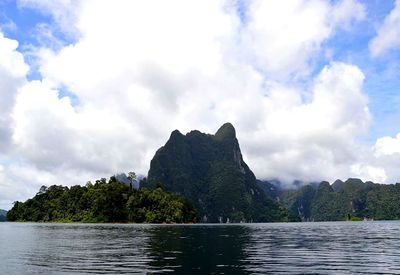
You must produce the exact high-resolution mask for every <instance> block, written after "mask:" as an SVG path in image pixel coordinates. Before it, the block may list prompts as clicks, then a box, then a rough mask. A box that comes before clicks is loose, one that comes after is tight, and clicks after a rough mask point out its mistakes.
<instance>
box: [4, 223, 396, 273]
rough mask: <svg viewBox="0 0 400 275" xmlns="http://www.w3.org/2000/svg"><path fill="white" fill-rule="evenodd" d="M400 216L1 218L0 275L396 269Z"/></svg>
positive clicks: (391, 270)
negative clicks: (157, 221)
mask: <svg viewBox="0 0 400 275" xmlns="http://www.w3.org/2000/svg"><path fill="white" fill-rule="evenodd" d="M399 232H400V222H354V223H351V222H349V223H346V222H337V223H288V224H247V225H121V224H117V225H116V224H105V225H93V224H37V223H36V224H35V223H0V274H26V273H74V272H77V273H97V274H99V273H104V274H110V273H114V274H122V273H159V272H165V273H167V272H174V273H181V274H192V273H193V274H194V273H195V274H246V273H248V274H254V273H259V274H265V273H281V274H299V273H303V274H304V273H309V274H310V273H313V274H346V273H349V274H350V273H352V274H354V273H359V274H368V273H370V274H399V273H400V234H399Z"/></svg>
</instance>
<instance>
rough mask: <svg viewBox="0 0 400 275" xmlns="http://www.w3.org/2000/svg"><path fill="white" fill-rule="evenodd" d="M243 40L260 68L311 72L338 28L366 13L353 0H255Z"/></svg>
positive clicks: (279, 72)
mask: <svg viewBox="0 0 400 275" xmlns="http://www.w3.org/2000/svg"><path fill="white" fill-rule="evenodd" d="M248 17H249V19H248V23H247V24H246V25H245V27H244V30H243V43H244V44H245V45H246V49H248V50H249V53H248V54H249V56H250V58H251V59H252V60H253V62H254V63H255V64H256V65H257V67H258V68H260V69H262V70H264V71H265V72H266V73H268V74H273V75H274V76H275V77H281V78H284V77H287V76H293V75H294V76H304V75H308V74H309V73H310V70H311V69H312V67H311V66H310V65H311V63H312V62H313V61H315V59H316V58H317V57H318V53H319V51H320V48H321V44H322V43H323V42H324V41H326V40H327V39H328V38H329V37H331V36H332V35H333V34H334V32H335V29H337V28H349V27H350V25H351V24H352V23H353V22H354V21H360V20H362V19H363V18H364V17H365V9H364V7H363V6H362V5H361V4H360V3H358V2H356V1H353V0H345V1H340V2H337V3H336V4H331V3H330V2H329V1H301V0H293V1H251V4H250V6H249V14H248Z"/></svg>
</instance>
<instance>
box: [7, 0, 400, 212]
mask: <svg viewBox="0 0 400 275" xmlns="http://www.w3.org/2000/svg"><path fill="white" fill-rule="evenodd" d="M397 10H399V11H398V12H397V13H396V11H397ZM391 14H392V15H391ZM398 14H400V1H397V5H396V1H391V0H390V1H389V0H384V1H379V0H371V1H357V0H340V1H339V0H338V1H331V2H329V1H322V0H315V1H303V0H291V1H282V2H281V1H276V2H275V1H259V0H253V1H242V0H236V1H225V0H221V1H211V0H210V1H208V0H207V1H206V0H205V1H201V2H198V1H186V2H185V1H181V0H171V1H169V2H168V3H165V2H161V1H157V0H149V1H146V2H145V3H144V2H141V1H137V2H136V1H124V0H121V1H119V2H115V3H112V1H109V2H108V3H107V1H104V2H101V1H90V0H87V1H80V0H69V1H47V0H4V1H0V34H1V37H0V55H1V56H2V57H3V60H0V66H2V68H3V71H1V70H0V81H2V82H0V83H1V84H2V86H0V88H2V89H0V94H1V95H2V98H5V99H4V100H3V102H1V101H0V107H2V106H3V107H2V110H1V111H0V115H2V116H3V117H4V118H5V119H4V121H0V142H1V143H2V144H3V146H2V147H0V159H1V162H0V178H3V181H4V183H3V184H1V183H0V194H1V193H3V194H6V195H3V197H2V196H1V195H0V208H1V207H2V205H3V207H6V206H4V205H9V204H10V201H11V200H12V199H14V198H13V197H12V194H13V193H18V196H19V197H18V198H19V199H23V198H26V197H29V196H30V195H31V194H32V193H34V192H35V191H36V189H37V188H38V187H40V186H41V185H43V184H46V185H48V184H50V183H52V182H53V181H54V180H57V179H59V178H60V177H61V176H62V177H63V180H64V183H65V184H67V185H68V184H75V183H85V182H86V181H87V180H90V179H95V178H98V177H103V176H105V177H107V176H109V175H111V174H113V173H118V172H127V171H130V170H133V171H136V172H137V173H138V174H143V175H145V174H146V173H147V169H148V165H149V162H150V160H151V157H152V156H153V154H154V152H155V150H156V149H157V148H159V147H160V146H161V145H162V144H163V143H164V142H165V141H166V139H167V138H168V136H169V133H170V132H171V131H172V130H174V129H179V130H180V131H182V132H184V133H185V132H187V131H190V130H192V129H199V130H201V131H204V132H208V133H213V132H214V131H215V130H216V129H218V127H219V126H220V125H221V124H223V123H225V122H227V121H230V122H232V123H233V124H234V125H235V127H236V129H237V133H238V138H239V141H240V143H241V148H242V151H243V154H244V157H245V160H246V161H247V162H248V164H249V165H250V167H252V169H253V170H254V172H255V173H256V175H257V177H259V178H263V179H271V178H279V179H282V180H283V181H287V182H290V181H292V180H295V179H299V180H304V181H316V180H334V179H336V178H341V179H346V178H347V177H360V178H362V179H365V180H374V181H379V182H384V183H391V182H396V181H400V172H397V167H398V165H400V136H399V137H397V135H398V133H399V132H400V127H399V125H400V124H399V121H400V104H399V103H400V88H399V87H400V64H399V60H400V59H399V58H400V39H399V38H397V37H400V18H399V17H400V16H399V15H398ZM15 41H17V42H18V47H17V48H14V46H13V43H14V42H15ZM3 45H4V46H3ZM22 58H23V59H22ZM210 106H212V108H210ZM104 159H107V162H105V161H104ZM17 171H24V173H18V172H17ZM27 179H29V182H31V183H30V185H29V188H28V187H26V188H25V187H22V186H24V183H25V182H26V181H27ZM81 181H82V182H81Z"/></svg>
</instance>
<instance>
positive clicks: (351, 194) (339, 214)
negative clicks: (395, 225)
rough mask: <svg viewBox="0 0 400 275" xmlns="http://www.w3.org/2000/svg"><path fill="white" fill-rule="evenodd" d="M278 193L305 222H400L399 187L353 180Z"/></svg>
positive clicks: (324, 183)
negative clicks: (369, 220)
mask: <svg viewBox="0 0 400 275" xmlns="http://www.w3.org/2000/svg"><path fill="white" fill-rule="evenodd" d="M260 183H261V184H264V185H265V186H269V184H265V182H260ZM275 193H277V195H276V198H277V199H279V200H280V201H281V202H283V203H284V204H285V205H286V206H287V207H288V208H289V209H291V210H292V211H293V212H294V213H296V214H297V215H298V216H299V218H300V219H301V220H302V221H340V220H363V219H374V220H397V219H400V184H399V183H397V184H377V183H372V182H369V181H367V182H363V181H361V180H360V179H356V178H350V179H348V180H346V181H345V182H343V181H341V180H336V181H335V182H334V183H333V184H332V185H330V184H329V183H328V182H326V181H323V182H321V183H320V184H308V185H304V186H302V187H300V188H298V189H286V190H285V189H278V191H276V192H275Z"/></svg>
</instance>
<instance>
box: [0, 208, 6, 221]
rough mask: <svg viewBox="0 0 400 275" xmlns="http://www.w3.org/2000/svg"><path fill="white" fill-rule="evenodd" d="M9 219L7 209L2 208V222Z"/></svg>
mask: <svg viewBox="0 0 400 275" xmlns="http://www.w3.org/2000/svg"><path fill="white" fill-rule="evenodd" d="M6 219H7V211H6V210H3V209H0V222H4V221H6Z"/></svg>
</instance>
